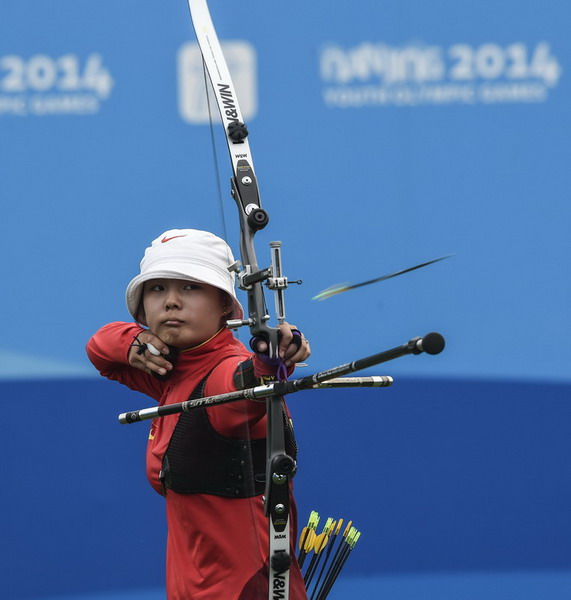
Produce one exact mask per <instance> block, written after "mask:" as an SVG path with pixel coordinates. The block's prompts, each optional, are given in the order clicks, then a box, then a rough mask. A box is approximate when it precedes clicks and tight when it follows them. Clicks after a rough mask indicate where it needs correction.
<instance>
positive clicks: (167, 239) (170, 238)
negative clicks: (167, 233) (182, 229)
mask: <svg viewBox="0 0 571 600" xmlns="http://www.w3.org/2000/svg"><path fill="white" fill-rule="evenodd" d="M178 237H186V233H185V234H184V235H173V236H172V237H169V238H168V237H164V238H163V239H162V240H161V244H166V243H167V242H170V241H171V240H174V239H175V238H178Z"/></svg>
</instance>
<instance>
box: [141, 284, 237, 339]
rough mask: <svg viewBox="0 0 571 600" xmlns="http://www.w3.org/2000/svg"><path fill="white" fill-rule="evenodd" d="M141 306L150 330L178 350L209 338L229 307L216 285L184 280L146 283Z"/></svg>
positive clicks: (217, 327)
mask: <svg viewBox="0 0 571 600" xmlns="http://www.w3.org/2000/svg"><path fill="white" fill-rule="evenodd" d="M143 308H144V310H145V317H146V320H147V325H148V326H149V329H150V330H151V331H152V332H153V333H154V334H155V335H157V336H158V337H160V338H161V340H162V341H163V342H165V344H170V345H171V346H175V347H176V348H178V349H179V350H185V349H187V348H192V347H193V346H198V345H199V344H202V343H203V342H205V341H206V340H208V339H209V338H211V337H212V336H213V335H214V334H215V333H216V332H217V331H218V330H219V329H220V327H221V325H222V322H223V319H224V318H225V316H224V313H225V311H227V310H228V306H225V302H224V295H223V294H222V293H221V292H220V290H219V289H218V288H215V287H214V286H212V285H208V284H206V283H195V282H191V281H187V280H184V279H152V280H150V281H147V282H145V284H144V288H143Z"/></svg>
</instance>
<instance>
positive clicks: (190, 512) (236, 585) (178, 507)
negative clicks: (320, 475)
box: [87, 323, 307, 600]
mask: <svg viewBox="0 0 571 600" xmlns="http://www.w3.org/2000/svg"><path fill="white" fill-rule="evenodd" d="M141 330H142V328H141V327H140V326H139V325H136V324H132V323H110V324H109V325H106V326H105V327H103V328H102V329H100V330H99V331H98V332H97V333H96V334H95V335H94V336H93V337H92V338H91V340H90V341H89V342H88V344H87V353H88V355H89V358H90V360H91V362H92V363H93V364H94V365H95V367H96V368H97V369H98V370H99V372H100V373H101V374H102V375H103V376H104V377H107V378H108V379H114V380H117V381H119V382H120V383H123V384H125V385H127V386H128V387H130V388H131V389H133V390H136V391H139V392H143V393H144V394H147V395H149V396H151V397H152V398H154V399H156V400H157V401H158V402H159V404H161V405H163V404H174V403H177V402H183V401H185V400H187V399H188V397H189V395H190V394H191V392H192V391H193V390H194V389H195V387H196V386H197V385H198V383H199V382H200V381H201V380H202V379H203V378H204V377H205V376H206V375H207V374H208V373H210V372H211V375H210V376H209V377H208V380H207V383H206V387H205V395H206V396H213V395H216V394H222V393H225V392H229V391H234V390H235V389H236V388H235V386H234V373H235V371H236V368H237V366H238V364H239V363H240V362H242V361H244V360H246V359H248V358H250V357H251V356H252V355H251V353H250V352H248V350H247V349H246V348H245V347H244V345H243V344H242V343H240V342H239V341H238V340H236V339H235V338H234V336H233V335H232V333H231V332H230V331H228V330H226V329H224V330H222V331H220V332H219V333H218V334H216V335H215V336H214V337H213V338H212V339H210V340H208V341H207V342H205V343H204V344H202V345H201V346H198V347H196V348H192V349H190V350H186V351H183V352H181V353H180V355H179V358H178V361H177V364H176V367H175V369H174V370H173V373H172V376H171V377H170V379H169V380H167V381H166V382H162V381H159V380H158V379H156V378H155V377H153V376H152V375H149V374H147V373H145V372H144V371H141V370H140V369H135V368H133V367H131V366H130V365H129V364H128V361H127V356H128V353H129V347H130V345H131V344H132V342H133V338H134V336H136V335H137V334H138V333H139V332H140V331H141ZM254 367H255V373H256V376H258V377H260V376H262V375H269V374H271V370H269V369H268V367H267V366H266V365H264V364H263V363H262V362H261V361H259V360H258V359H257V358H256V357H255V356H254ZM206 410H207V414H208V418H209V420H210V423H211V424H212V426H213V427H214V429H215V430H216V431H217V432H218V433H220V435H222V436H224V437H230V438H240V437H241V435H242V434H241V433H240V432H243V431H244V426H245V425H246V426H247V429H248V432H249V436H250V439H259V438H264V437H265V436H266V405H265V402H256V401H250V400H242V401H238V402H232V403H228V404H223V405H220V406H212V407H208V408H207V409H206ZM177 421H178V415H170V416H167V417H163V418H161V419H155V420H154V421H153V422H152V424H151V429H150V432H149V440H148V445H147V476H148V478H149V481H150V483H151V485H152V486H153V488H154V489H155V490H156V491H157V492H159V493H160V494H164V490H163V486H162V483H161V481H160V479H159V473H160V470H161V466H162V459H163V455H164V453H165V452H166V449H167V447H168V444H169V441H170V438H171V436H172V433H173V430H174V428H175V426H176V423H177ZM205 460H207V457H205ZM166 500H167V525H168V540H167V597H168V599H169V600H221V599H224V600H258V598H259V600H266V599H267V597H268V596H267V594H268V593H267V574H266V572H265V569H266V568H267V567H266V563H267V554H268V547H269V546H268V523H267V518H266V517H265V516H264V514H263V504H262V499H261V497H260V496H255V497H253V498H224V497H219V496H213V495H209V494H177V493H175V492H173V491H172V490H168V491H167V493H166ZM291 516H292V518H291V524H292V528H291V532H290V534H291V540H292V548H291V555H292V556H295V547H294V545H295V539H296V508H295V503H294V502H292V514H291ZM290 598H291V599H292V600H301V599H305V598H307V596H306V593H305V586H304V584H303V581H302V578H301V573H300V571H299V567H298V566H297V564H296V563H295V561H294V565H293V566H292V568H291V569H290Z"/></svg>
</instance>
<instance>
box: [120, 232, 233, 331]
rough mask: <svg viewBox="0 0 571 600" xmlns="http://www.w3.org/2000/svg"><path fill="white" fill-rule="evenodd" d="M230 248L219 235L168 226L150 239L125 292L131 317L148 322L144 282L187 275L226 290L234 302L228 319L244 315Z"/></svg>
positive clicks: (185, 276) (188, 277)
mask: <svg viewBox="0 0 571 600" xmlns="http://www.w3.org/2000/svg"><path fill="white" fill-rule="evenodd" d="M233 262H234V256H233V255H232V250H230V247H229V246H228V244H227V243H226V242H225V241H224V240H223V239H221V238H219V237H217V236H215V235H214V234H212V233H209V232H208V231H200V230H198V229H169V230H168V231H165V232H164V233H163V234H162V235H160V236H159V237H158V238H157V239H155V240H153V241H152V243H151V245H150V246H149V247H148V248H147V249H146V250H145V255H144V256H143V259H142V260H141V272H140V274H139V275H137V276H136V277H134V278H133V279H132V280H131V282H130V283H129V285H128V286H127V291H126V292H125V299H126V301H127V308H128V309H129V312H130V313H131V315H132V316H133V318H134V319H135V320H136V321H138V322H139V323H142V324H143V325H147V323H146V322H145V318H144V315H143V314H142V313H141V298H142V294H143V284H144V283H145V281H149V280H150V279H188V280H189V281H196V282H201V283H208V284H209V285H213V286H214V287H217V288H219V289H221V290H223V291H224V292H226V293H227V294H228V295H229V296H230V297H231V298H232V302H233V306H232V311H231V312H230V314H229V315H228V319H243V318H244V310H243V308H242V305H241V304H240V302H238V299H237V298H236V292H235V290H234V279H235V276H234V272H230V271H228V267H229V266H230V265H231V264H232V263H233Z"/></svg>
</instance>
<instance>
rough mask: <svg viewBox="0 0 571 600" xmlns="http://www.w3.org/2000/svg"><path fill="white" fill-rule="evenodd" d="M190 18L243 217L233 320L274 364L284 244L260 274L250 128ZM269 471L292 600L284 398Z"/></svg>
mask: <svg viewBox="0 0 571 600" xmlns="http://www.w3.org/2000/svg"><path fill="white" fill-rule="evenodd" d="M188 6H189V8H190V15H191V19H192V23H193V26H194V30H195V33H196V37H197V40H198V45H199V47H200V51H201V53H202V57H203V61H204V65H205V68H206V71H207V72H208V76H209V78H210V81H211V83H212V88H213V90H214V94H215V97H216V102H217V104H218V108H219V110H220V115H221V117H222V123H223V126H224V132H225V135H226V142H227V144H228V150H229V152H230V160H231V162H232V171H233V175H232V178H231V185H232V196H233V198H234V200H235V201H236V204H237V207H238V213H239V217H240V232H241V234H240V255H241V259H242V265H241V269H240V265H238V264H236V263H235V265H234V266H233V268H234V270H236V271H237V275H238V282H239V286H240V288H241V289H243V290H245V291H246V292H247V296H248V318H247V319H245V320H244V321H230V322H228V326H229V327H231V328H236V327H239V326H242V325H247V326H249V328H250V333H251V334H252V341H251V342H250V345H251V346H252V349H253V350H254V351H256V350H257V344H258V343H259V342H260V341H264V342H265V343H266V344H267V353H268V356H269V358H270V360H272V359H275V360H276V361H277V360H278V359H279V357H278V343H279V340H278V329H277V328H275V327H271V326H269V325H268V320H269V316H268V315H267V314H266V304H265V300H264V291H263V287H262V285H263V284H264V283H265V284H266V285H267V286H268V287H269V288H270V289H273V290H274V291H275V294H276V307H278V321H280V322H283V321H284V320H285V314H284V309H283V307H284V300H283V290H284V289H285V288H286V287H287V278H285V277H283V275H282V272H281V256H280V245H281V243H280V242H272V266H271V267H270V268H267V269H260V268H259V267H258V261H257V258H256V252H255V249H254V235H255V234H256V232H257V231H259V230H260V229H263V228H264V227H265V226H266V225H267V223H268V220H269V217H268V214H267V213H266V211H265V210H264V209H263V208H262V206H261V202H260V195H259V191H258V183H257V179H256V175H255V172H254V164H253V161H252V156H251V153H250V144H249V143H248V139H247V136H248V129H247V128H246V126H245V125H244V122H243V119H242V113H241V111H240V106H239V104H238V99H237V97H236V91H235V89H234V85H233V83H232V79H231V77H230V72H229V70H228V66H227V64H226V60H225V58H224V55H223V53H222V49H221V47H220V42H219V40H218V36H217V35H216V31H215V29H214V25H213V23H212V18H211V16H210V11H209V10H208V5H207V3H206V0H188ZM267 420H268V432H267V468H266V488H265V504H264V507H265V514H266V516H267V517H268V521H269V529H270V550H269V561H270V562H269V571H270V572H269V596H268V597H269V598H270V600H272V598H283V599H286V600H287V599H288V598H289V565H290V563H291V557H290V492H289V480H290V478H291V476H292V474H293V472H294V470H295V464H294V461H293V459H292V458H291V457H290V456H288V455H287V454H286V451H285V439H284V430H283V417H282V399H281V397H280V396H277V395H271V396H268V397H267Z"/></svg>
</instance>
